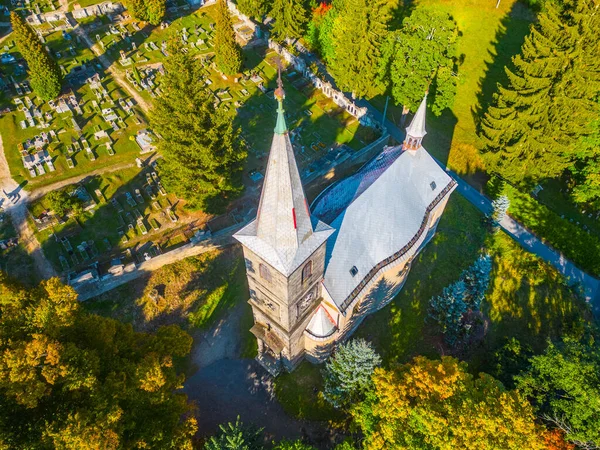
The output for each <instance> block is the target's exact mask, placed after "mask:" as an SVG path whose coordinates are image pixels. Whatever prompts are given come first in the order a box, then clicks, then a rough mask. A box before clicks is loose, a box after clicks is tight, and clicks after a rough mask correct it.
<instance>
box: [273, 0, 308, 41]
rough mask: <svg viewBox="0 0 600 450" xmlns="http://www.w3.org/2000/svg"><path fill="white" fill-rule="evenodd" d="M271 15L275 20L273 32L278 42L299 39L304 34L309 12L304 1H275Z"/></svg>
mask: <svg viewBox="0 0 600 450" xmlns="http://www.w3.org/2000/svg"><path fill="white" fill-rule="evenodd" d="M269 15H270V16H271V17H272V18H273V20H274V25H273V29H272V30H271V32H272V34H273V39H275V40H276V41H278V42H282V41H284V40H285V39H287V38H290V39H298V38H300V37H302V35H303V34H304V28H305V26H306V23H307V22H308V11H307V9H306V5H305V2H304V1H303V0H274V1H273V6H272V7H271V12H270V13H269Z"/></svg>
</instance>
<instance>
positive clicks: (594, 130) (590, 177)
mask: <svg viewBox="0 0 600 450" xmlns="http://www.w3.org/2000/svg"><path fill="white" fill-rule="evenodd" d="M597 106H598V108H597V109H598V113H597V115H599V116H600V101H599V102H598V104H597ZM590 130H591V131H590V133H589V135H587V136H583V137H582V138H581V139H580V140H579V142H578V143H577V145H576V148H575V152H574V154H573V159H574V161H573V164H572V165H571V167H570V168H569V169H570V171H571V172H572V173H573V175H574V177H575V181H576V182H575V186H574V187H573V200H575V202H577V203H579V204H581V205H584V204H590V205H591V206H592V207H593V208H595V209H596V210H598V209H600V120H598V119H596V120H594V121H592V123H591V124H590Z"/></svg>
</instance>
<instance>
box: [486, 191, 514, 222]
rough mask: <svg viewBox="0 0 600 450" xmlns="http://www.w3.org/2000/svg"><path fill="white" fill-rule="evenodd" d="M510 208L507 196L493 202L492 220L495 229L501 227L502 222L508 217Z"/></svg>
mask: <svg viewBox="0 0 600 450" xmlns="http://www.w3.org/2000/svg"><path fill="white" fill-rule="evenodd" d="M509 207H510V200H509V199H508V197H507V196H506V195H501V196H500V197H498V198H497V199H495V200H493V201H492V212H491V216H490V219H492V223H493V225H494V226H495V227H497V228H498V227H499V226H500V222H502V221H503V220H504V218H505V217H506V213H507V211H508V208H509Z"/></svg>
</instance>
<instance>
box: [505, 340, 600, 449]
mask: <svg viewBox="0 0 600 450" xmlns="http://www.w3.org/2000/svg"><path fill="white" fill-rule="evenodd" d="M530 362H531V365H530V368H529V370H528V371H527V372H525V373H524V374H522V375H520V376H518V377H516V380H517V387H518V388H519V390H520V391H521V392H523V393H524V394H525V395H526V396H527V397H529V398H530V399H531V400H532V401H533V404H534V406H535V408H536V411H537V413H538V414H539V415H540V416H541V417H543V418H544V419H546V420H547V421H549V422H550V423H551V424H553V425H554V426H556V427H558V428H560V429H561V430H562V431H563V432H564V433H565V435H566V439H567V440H568V441H570V442H573V443H575V444H577V445H580V446H583V448H597V447H600V427H598V424H599V423H600V349H599V347H598V344H596V343H594V342H593V341H592V340H591V339H590V340H589V341H587V340H585V341H581V342H579V341H577V340H575V339H573V338H565V339H564V341H563V342H561V343H558V344H556V345H555V344H550V345H549V346H548V348H547V350H546V351H545V352H544V354H542V355H538V356H534V357H533V358H531V360H530ZM594 446H595V447H594Z"/></svg>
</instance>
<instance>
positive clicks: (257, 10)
mask: <svg viewBox="0 0 600 450" xmlns="http://www.w3.org/2000/svg"><path fill="white" fill-rule="evenodd" d="M236 4H237V8H238V10H239V12H241V13H242V14H244V15H245V16H248V17H250V18H252V19H256V20H257V21H259V22H260V21H262V18H263V16H264V15H265V14H267V12H268V11H269V5H268V4H267V1H266V0H238V1H237V2H236Z"/></svg>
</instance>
